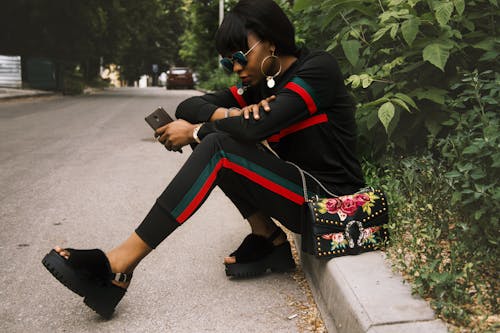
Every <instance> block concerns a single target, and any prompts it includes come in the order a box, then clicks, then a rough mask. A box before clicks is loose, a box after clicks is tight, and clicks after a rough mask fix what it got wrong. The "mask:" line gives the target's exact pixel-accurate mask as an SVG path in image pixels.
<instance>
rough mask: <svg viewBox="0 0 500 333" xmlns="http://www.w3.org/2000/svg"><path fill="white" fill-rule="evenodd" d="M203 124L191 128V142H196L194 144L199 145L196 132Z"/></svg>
mask: <svg viewBox="0 0 500 333" xmlns="http://www.w3.org/2000/svg"><path fill="white" fill-rule="evenodd" d="M202 125H203V124H198V125H196V126H195V127H194V128H193V134H192V137H193V140H194V141H195V142H196V143H200V142H201V140H200V138H199V137H198V131H199V130H200V128H201V126H202Z"/></svg>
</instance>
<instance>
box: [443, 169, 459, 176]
mask: <svg viewBox="0 0 500 333" xmlns="http://www.w3.org/2000/svg"><path fill="white" fill-rule="evenodd" d="M444 176H445V177H446V178H459V177H462V174H461V173H460V172H458V171H456V170H453V171H450V172H447V173H445V174H444Z"/></svg>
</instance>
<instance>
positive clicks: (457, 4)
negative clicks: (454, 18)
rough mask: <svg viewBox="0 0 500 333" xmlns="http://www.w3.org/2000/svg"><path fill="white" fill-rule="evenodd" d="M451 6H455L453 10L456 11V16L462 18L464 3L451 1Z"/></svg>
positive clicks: (455, 0)
mask: <svg viewBox="0 0 500 333" xmlns="http://www.w3.org/2000/svg"><path fill="white" fill-rule="evenodd" d="M453 4H454V5H455V9H456V10H457V13H458V15H460V16H462V14H463V13H464V10H465V1H464V0H453Z"/></svg>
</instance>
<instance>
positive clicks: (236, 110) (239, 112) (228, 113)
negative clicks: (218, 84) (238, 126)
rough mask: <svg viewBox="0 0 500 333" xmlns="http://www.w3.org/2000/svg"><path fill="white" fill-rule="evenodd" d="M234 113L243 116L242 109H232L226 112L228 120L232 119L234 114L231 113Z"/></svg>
mask: <svg viewBox="0 0 500 333" xmlns="http://www.w3.org/2000/svg"><path fill="white" fill-rule="evenodd" d="M232 111H234V112H237V115H240V114H241V109H239V108H235V107H230V108H229V109H227V110H226V118H229V117H232V115H233V114H234V112H233V113H231V112H232Z"/></svg>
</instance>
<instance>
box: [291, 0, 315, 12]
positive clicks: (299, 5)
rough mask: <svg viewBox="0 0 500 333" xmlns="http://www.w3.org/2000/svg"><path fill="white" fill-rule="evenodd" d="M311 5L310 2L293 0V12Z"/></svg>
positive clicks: (310, 0) (308, 0)
mask: <svg viewBox="0 0 500 333" xmlns="http://www.w3.org/2000/svg"><path fill="white" fill-rule="evenodd" d="M312 5H313V1H312V0H295V4H294V5H293V10H295V11H301V10H304V9H306V8H308V7H310V6H312Z"/></svg>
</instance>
